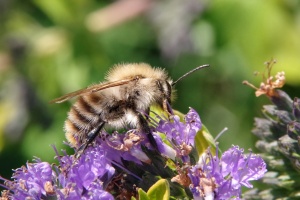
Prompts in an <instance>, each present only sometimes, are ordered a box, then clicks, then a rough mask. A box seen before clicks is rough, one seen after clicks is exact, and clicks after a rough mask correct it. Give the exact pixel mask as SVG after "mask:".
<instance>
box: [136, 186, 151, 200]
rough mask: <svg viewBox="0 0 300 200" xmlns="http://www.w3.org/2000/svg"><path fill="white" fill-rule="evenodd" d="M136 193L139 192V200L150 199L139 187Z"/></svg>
mask: <svg viewBox="0 0 300 200" xmlns="http://www.w3.org/2000/svg"><path fill="white" fill-rule="evenodd" d="M138 193H139V200H150V198H149V197H148V195H147V193H146V192H145V191H144V190H142V189H141V188H140V189H139V190H138Z"/></svg>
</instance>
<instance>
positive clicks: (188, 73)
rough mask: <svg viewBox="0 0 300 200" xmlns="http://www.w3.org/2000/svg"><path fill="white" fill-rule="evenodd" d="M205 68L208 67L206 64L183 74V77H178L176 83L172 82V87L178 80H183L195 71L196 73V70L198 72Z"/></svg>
mask: <svg viewBox="0 0 300 200" xmlns="http://www.w3.org/2000/svg"><path fill="white" fill-rule="evenodd" d="M205 67H209V65H208V64H206V65H201V66H199V67H196V68H195V69H192V70H191V71H189V72H187V73H186V74H184V75H182V76H181V77H179V78H178V79H177V80H176V81H174V82H173V83H172V86H174V85H175V84H176V83H177V82H178V81H180V80H181V79H183V78H184V77H186V76H188V75H190V74H191V73H193V72H195V71H197V70H199V69H203V68H205Z"/></svg>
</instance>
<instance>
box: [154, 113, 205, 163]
mask: <svg viewBox="0 0 300 200" xmlns="http://www.w3.org/2000/svg"><path fill="white" fill-rule="evenodd" d="M171 117H172V119H171V120H170V121H168V120H163V119H161V120H160V121H159V124H158V127H157V128H156V131H158V132H160V133H164V134H165V135H166V138H167V140H168V141H169V143H170V144H171V147H172V148H173V149H174V150H175V151H176V156H180V157H181V158H182V159H183V160H184V161H188V155H189V153H190V152H191V150H192V147H193V146H194V142H195V141H194V139H195V136H196V134H197V132H198V131H199V130H200V129H201V126H202V124H201V120H200V117H199V115H198V113H197V112H196V111H195V110H194V109H192V108H190V111H189V112H188V113H187V114H186V116H185V118H184V122H181V121H180V118H179V116H177V115H173V116H171ZM157 143H158V146H159V147H160V145H161V150H163V152H161V153H162V154H164V155H166V154H167V155H168V152H169V153H170V152H171V151H170V150H169V149H168V148H166V147H165V146H164V144H161V143H160V140H157ZM166 150H168V152H164V151H166Z"/></svg>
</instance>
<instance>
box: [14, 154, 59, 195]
mask: <svg viewBox="0 0 300 200" xmlns="http://www.w3.org/2000/svg"><path fill="white" fill-rule="evenodd" d="M53 177H54V176H53V174H52V169H51V166H50V164H49V163H47V162H40V161H39V160H37V163H27V167H25V166H23V167H21V168H19V169H16V170H15V173H14V175H13V177H12V178H13V179H15V181H14V182H11V183H10V184H9V185H10V187H13V188H14V189H15V190H14V198H15V199H26V198H30V199H31V198H34V199H41V198H42V197H43V196H47V195H51V194H52V193H53V192H54V191H53V190H54V188H53V186H52V181H53Z"/></svg>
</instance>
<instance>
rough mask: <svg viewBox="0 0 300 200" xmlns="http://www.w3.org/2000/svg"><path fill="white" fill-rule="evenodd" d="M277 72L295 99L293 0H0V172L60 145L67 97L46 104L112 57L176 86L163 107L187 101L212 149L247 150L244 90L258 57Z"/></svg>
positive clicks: (297, 51) (297, 24) (249, 106)
mask: <svg viewBox="0 0 300 200" xmlns="http://www.w3.org/2000/svg"><path fill="white" fill-rule="evenodd" d="M271 58H275V59H276V60H277V61H278V64H276V65H275V67H274V70H273V73H274V74H275V73H276V72H277V71H282V70H284V71H285V72H286V77H287V84H286V86H285V88H284V89H285V90H286V91H287V92H288V93H289V94H290V95H291V97H294V96H300V91H299V89H300V1H298V0H264V1H261V0H251V1H249V0H226V1H222V0H212V1H208V0H185V1H182V0H160V1H159V0H157V1H155V0H122V1H100V0H72V1H71V0H51V1H49V0H48V1H47V0H28V1H20V0H19V1H18V0H1V1H0V175H1V176H3V177H6V178H9V177H10V176H11V174H12V171H11V170H12V169H15V168H18V167H20V166H21V165H23V164H25V163H26V161H27V160H28V161H31V160H32V158H33V156H37V157H39V158H41V159H42V160H45V161H48V162H53V156H54V151H53V150H52V148H51V146H50V145H51V144H55V145H56V146H57V148H58V149H59V150H60V149H65V148H66V146H65V145H63V141H64V140H65V137H64V131H63V124H64V120H65V119H66V116H67V112H68V110H69V109H70V106H71V103H72V101H70V102H66V103H63V104H49V103H48V102H49V101H50V100H52V99H54V98H56V97H59V96H61V95H63V94H66V93H69V92H72V91H74V90H77V89H81V88H84V87H86V86H88V85H90V84H92V83H98V82H100V81H102V80H103V79H104V76H105V73H106V71H107V70H108V69H109V68H110V67H111V66H113V65H114V64H116V63H124V62H146V63H149V64H151V65H152V66H159V67H163V68H166V69H167V71H168V72H169V74H170V76H171V77H172V78H173V79H177V78H178V77H179V76H181V75H182V74H184V73H185V72H187V71H189V70H191V69H193V68H195V67H197V66H199V65H202V64H210V65H211V67H210V68H206V69H203V70H201V71H198V72H196V73H194V74H193V75H191V76H189V77H188V78H186V79H184V80H183V81H182V82H180V83H178V85H177V86H176V89H177V91H178V92H177V100H176V102H174V104H173V107H174V108H176V109H178V110H180V111H182V112H183V113H186V112H187V111H188V108H189V107H193V108H195V109H196V110H197V111H198V112H199V114H200V117H201V119H202V121H203V122H204V124H206V126H207V127H208V129H209V130H210V131H211V133H212V135H214V136H216V135H217V134H218V133H219V132H220V131H221V130H222V129H223V128H224V127H228V128H229V130H228V131H227V132H226V133H225V134H224V135H222V137H221V138H219V142H220V147H221V149H223V150H225V149H226V148H228V147H230V146H231V145H232V144H235V145H239V146H240V147H242V148H244V149H248V148H252V149H253V150H254V152H255V151H256V150H255V147H254V144H255V140H256V139H255V138H254V137H253V136H252V134H251V129H252V126H253V118H254V117H255V116H261V112H260V110H261V106H262V105H263V104H264V103H268V99H267V98H266V97H260V98H256V97H255V95H254V90H252V89H251V88H248V87H246V86H244V85H242V81H243V80H245V79H246V80H249V81H250V82H254V83H255V84H256V85H258V84H259V82H260V81H261V77H254V76H253V72H254V71H263V70H264V67H265V66H264V64H263V63H264V62H265V61H268V60H270V59H271Z"/></svg>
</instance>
